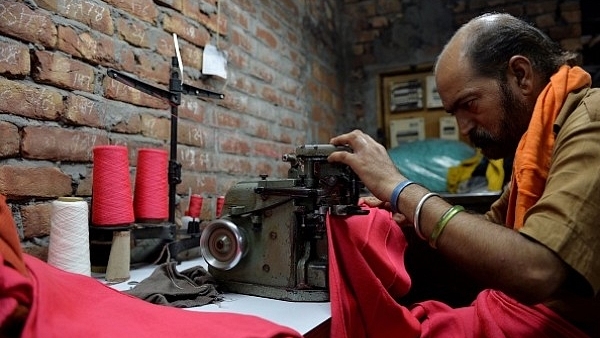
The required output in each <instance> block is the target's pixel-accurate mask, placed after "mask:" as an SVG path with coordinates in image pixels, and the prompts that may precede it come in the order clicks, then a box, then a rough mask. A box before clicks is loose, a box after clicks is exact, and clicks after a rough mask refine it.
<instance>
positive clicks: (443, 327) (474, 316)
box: [412, 290, 588, 338]
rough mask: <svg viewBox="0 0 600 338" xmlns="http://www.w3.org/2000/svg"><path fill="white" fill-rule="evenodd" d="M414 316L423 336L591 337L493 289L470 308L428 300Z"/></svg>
mask: <svg viewBox="0 0 600 338" xmlns="http://www.w3.org/2000/svg"><path fill="white" fill-rule="evenodd" d="M412 313H413V315H414V316H416V317H417V318H419V320H420V321H422V322H423V323H422V326H421V327H422V329H423V332H422V335H421V336H422V337H444V338H454V337H455V338H471V337H472V338H475V337H535V338H544V337H548V338H550V337H554V338H580V337H588V336H587V335H585V334H584V333H583V332H582V331H580V330H579V329H577V328H576V327H574V326H573V325H572V324H571V323H569V322H567V321H565V320H564V319H563V318H561V317H560V316H558V315H557V314H556V313H554V312H553V311H552V310H550V309H549V308H548V307H546V306H544V305H535V306H525V305H523V304H520V303H518V302H517V301H515V300H513V299H511V298H510V297H508V296H506V295H505V294H503V293H501V292H499V291H494V290H484V291H482V292H481V293H480V294H479V295H478V296H477V299H476V300H475V301H474V302H473V304H472V305H471V306H469V307H464V308H458V309H452V308H450V307H448V306H447V305H445V304H443V303H440V302H436V301H427V302H423V303H420V304H418V305H417V306H416V307H414V308H413V310H412Z"/></svg>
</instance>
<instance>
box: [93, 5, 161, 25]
mask: <svg viewBox="0 0 600 338" xmlns="http://www.w3.org/2000/svg"><path fill="white" fill-rule="evenodd" d="M104 2H106V3H108V4H109V5H113V6H115V7H117V8H120V9H122V10H124V11H126V12H129V13H131V14H133V15H135V16H136V17H137V18H138V19H141V20H144V21H147V22H152V23H154V22H155V21H156V17H157V16H158V9H157V8H156V4H154V1H152V0H105V1H104Z"/></svg>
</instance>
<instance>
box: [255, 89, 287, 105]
mask: <svg viewBox="0 0 600 338" xmlns="http://www.w3.org/2000/svg"><path fill="white" fill-rule="evenodd" d="M260 94H261V96H262V97H263V98H264V99H265V100H266V101H268V102H270V103H272V104H274V105H278V106H280V105H281V102H282V99H281V97H280V96H279V93H278V92H277V90H275V89H273V87H270V86H269V87H268V86H264V87H263V88H262V90H261V92H260Z"/></svg>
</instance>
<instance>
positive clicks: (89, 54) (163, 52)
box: [0, 0, 342, 258]
mask: <svg viewBox="0 0 600 338" xmlns="http://www.w3.org/2000/svg"><path fill="white" fill-rule="evenodd" d="M336 3H337V2H336V1H334V0H331V1H318V2H311V1H309V2H298V1H292V0H284V1H261V2H255V1H248V0H229V1H217V0H155V1H152V0H131V1H122V0H105V1H94V0H86V1H79V0H34V1H26V2H23V1H11V0H0V138H1V139H2V143H1V144H0V193H2V194H5V195H6V196H7V197H8V201H9V204H10V206H11V208H12V211H13V215H14V218H15V220H16V223H17V227H18V231H19V234H20V235H21V239H22V246H23V247H24V249H25V251H26V252H29V253H31V254H34V255H36V256H38V257H41V258H45V255H46V251H47V240H48V238H47V236H48V234H49V215H50V205H51V202H52V201H53V200H54V199H56V198H57V197H60V196H81V197H84V198H86V199H87V200H88V201H89V200H90V197H91V181H92V177H91V170H92V164H93V162H92V160H93V159H92V149H93V147H94V146H97V145H103V144H120V145H126V146H127V147H128V149H129V160H130V165H131V175H132V183H133V182H134V180H133V177H134V174H135V164H136V155H137V149H139V148H141V147H155V148H164V149H168V148H169V140H170V110H169V105H168V104H167V103H165V102H163V101H161V100H159V99H157V98H154V97H151V96H148V95H146V94H143V93H141V92H139V91H137V90H135V89H132V88H130V87H128V86H125V85H123V84H121V83H119V82H116V81H114V80H113V79H111V78H109V77H108V76H107V75H106V71H107V69H115V70H117V71H121V72H124V73H127V74H131V75H133V76H135V77H138V78H140V79H142V80H144V81H146V82H148V83H151V84H153V85H155V86H160V87H163V88H165V89H166V88H168V81H169V76H170V72H169V67H170V60H171V57H172V56H174V55H175V53H174V43H173V40H172V34H173V33H176V34H177V35H178V36H179V46H180V50H181V57H182V60H183V64H184V66H185V70H184V79H185V82H186V83H188V84H190V85H193V86H195V87H200V88H207V89H211V90H215V91H219V92H223V93H224V94H225V95H226V97H225V99H224V100H210V99H204V98H196V97H189V96H184V97H183V99H182V103H181V105H180V106H179V107H178V114H179V123H178V135H177V139H178V154H177V156H178V162H179V163H181V165H182V181H183V182H182V183H181V184H179V185H178V186H177V192H178V196H180V197H185V196H187V192H188V189H190V188H191V189H192V191H193V192H194V193H202V194H206V195H207V196H214V195H219V194H224V193H225V192H226V191H227V190H228V188H229V187H230V186H232V185H233V184H235V182H237V181H240V180H243V179H258V176H259V174H268V175H270V176H272V177H284V176H285V175H286V172H287V169H288V167H289V166H288V165H286V164H285V163H283V162H281V160H280V158H281V154H283V153H285V152H289V151H292V150H293V149H294V148H295V147H296V146H297V145H299V144H302V143H316V142H327V141H328V140H329V138H330V137H331V136H333V134H334V131H333V128H332V126H333V125H335V124H336V116H337V113H338V112H339V111H340V110H341V109H342V95H341V93H342V89H341V80H340V78H339V76H338V74H339V71H338V68H339V57H338V56H337V54H338V53H339V50H340V48H339V47H338V46H337V45H336V44H337V43H338V40H337V39H335V36H336V31H337V30H338V27H337V24H336V21H335V20H334V19H335V18H334V15H333V13H336V12H338V11H339V9H338V8H337V7H336V6H337V4H336ZM208 43H210V44H213V45H217V46H218V47H219V48H220V49H221V50H223V51H225V52H226V53H227V59H228V79H227V80H223V79H220V78H211V77H207V76H203V75H202V74H201V71H200V69H201V66H202V61H201V60H202V53H203V50H204V47H205V46H206V44H208ZM182 205H183V203H182Z"/></svg>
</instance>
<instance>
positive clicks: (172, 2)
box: [160, 0, 183, 12]
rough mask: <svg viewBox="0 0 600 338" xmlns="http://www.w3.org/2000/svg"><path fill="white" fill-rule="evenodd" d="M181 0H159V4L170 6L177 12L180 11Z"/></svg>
mask: <svg viewBox="0 0 600 338" xmlns="http://www.w3.org/2000/svg"><path fill="white" fill-rule="evenodd" d="M182 2H183V0H160V4H161V5H163V6H168V7H171V8H173V9H175V10H177V11H178V12H181V10H182V9H183V3H182Z"/></svg>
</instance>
